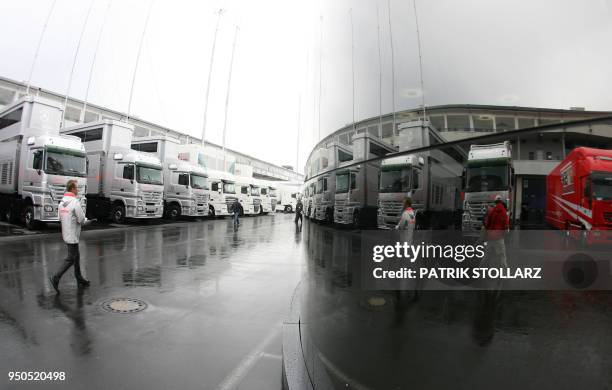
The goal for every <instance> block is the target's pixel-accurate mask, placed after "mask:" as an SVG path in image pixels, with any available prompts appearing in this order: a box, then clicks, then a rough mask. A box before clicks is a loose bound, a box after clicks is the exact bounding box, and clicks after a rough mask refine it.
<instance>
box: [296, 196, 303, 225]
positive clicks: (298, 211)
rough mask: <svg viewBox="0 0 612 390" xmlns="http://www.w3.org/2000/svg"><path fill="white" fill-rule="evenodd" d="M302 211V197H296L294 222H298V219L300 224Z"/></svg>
mask: <svg viewBox="0 0 612 390" xmlns="http://www.w3.org/2000/svg"><path fill="white" fill-rule="evenodd" d="M303 211H304V205H303V204H302V199H298V200H297V203H296V204H295V223H298V219H299V220H300V224H301V223H302V212H303Z"/></svg>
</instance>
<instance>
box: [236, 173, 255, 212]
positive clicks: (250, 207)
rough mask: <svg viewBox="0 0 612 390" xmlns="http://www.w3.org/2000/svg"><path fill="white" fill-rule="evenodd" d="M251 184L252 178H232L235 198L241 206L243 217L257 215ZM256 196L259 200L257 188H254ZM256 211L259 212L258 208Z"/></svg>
mask: <svg viewBox="0 0 612 390" xmlns="http://www.w3.org/2000/svg"><path fill="white" fill-rule="evenodd" d="M252 183H253V179H252V178H249V177H244V176H234V185H235V187H236V197H237V198H238V201H239V202H240V204H241V205H242V210H243V212H244V214H245V215H254V214H257V212H256V211H255V201H254V198H253V195H252ZM256 194H257V198H258V199H259V187H256ZM257 203H259V202H257ZM257 211H259V207H258V208H257Z"/></svg>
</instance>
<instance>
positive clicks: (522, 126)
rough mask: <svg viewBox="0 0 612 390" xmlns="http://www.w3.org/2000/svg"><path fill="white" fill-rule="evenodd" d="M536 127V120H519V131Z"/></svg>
mask: <svg viewBox="0 0 612 390" xmlns="http://www.w3.org/2000/svg"><path fill="white" fill-rule="evenodd" d="M534 126H535V119H534V118H518V127H519V129H527V128H529V127H534Z"/></svg>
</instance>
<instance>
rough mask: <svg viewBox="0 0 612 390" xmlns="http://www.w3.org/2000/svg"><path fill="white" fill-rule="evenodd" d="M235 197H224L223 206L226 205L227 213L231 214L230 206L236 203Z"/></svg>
mask: <svg viewBox="0 0 612 390" xmlns="http://www.w3.org/2000/svg"><path fill="white" fill-rule="evenodd" d="M236 199H238V198H236V197H235V196H226V197H225V204H226V205H227V211H229V212H231V210H232V205H233V204H234V202H235V201H236Z"/></svg>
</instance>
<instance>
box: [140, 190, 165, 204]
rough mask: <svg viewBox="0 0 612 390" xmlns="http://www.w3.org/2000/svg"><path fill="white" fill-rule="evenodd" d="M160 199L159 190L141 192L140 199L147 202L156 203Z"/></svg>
mask: <svg viewBox="0 0 612 390" xmlns="http://www.w3.org/2000/svg"><path fill="white" fill-rule="evenodd" d="M161 199H162V193H161V192H152V191H146V192H143V193H142V200H143V201H144V202H147V203H158V202H159V201H161Z"/></svg>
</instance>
